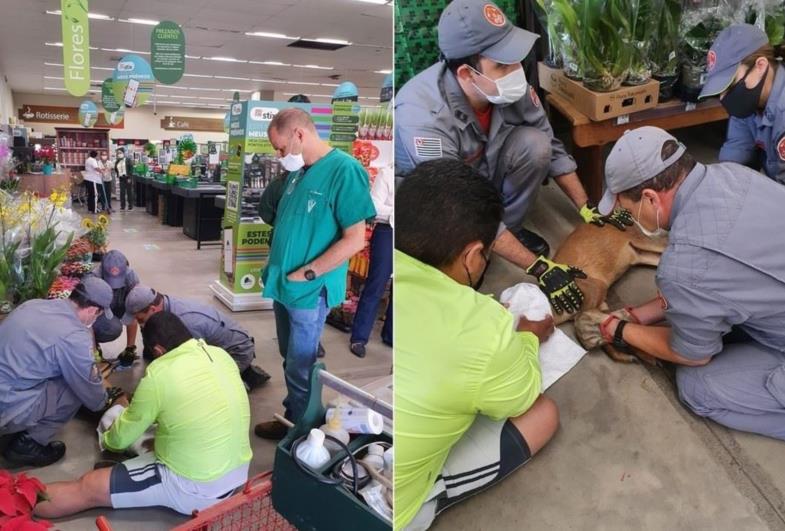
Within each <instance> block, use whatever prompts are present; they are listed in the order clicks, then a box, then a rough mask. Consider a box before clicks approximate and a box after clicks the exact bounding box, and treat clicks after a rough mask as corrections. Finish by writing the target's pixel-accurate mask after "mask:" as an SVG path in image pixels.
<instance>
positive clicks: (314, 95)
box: [283, 92, 332, 98]
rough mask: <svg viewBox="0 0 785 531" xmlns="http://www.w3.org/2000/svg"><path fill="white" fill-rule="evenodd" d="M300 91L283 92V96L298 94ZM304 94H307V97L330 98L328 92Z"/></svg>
mask: <svg viewBox="0 0 785 531" xmlns="http://www.w3.org/2000/svg"><path fill="white" fill-rule="evenodd" d="M299 94H300V92H284V93H283V95H284V96H298V95H299ZM304 96H308V97H309V98H332V95H330V94H304Z"/></svg>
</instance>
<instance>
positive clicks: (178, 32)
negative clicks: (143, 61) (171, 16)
mask: <svg viewBox="0 0 785 531" xmlns="http://www.w3.org/2000/svg"><path fill="white" fill-rule="evenodd" d="M150 62H151V64H152V67H153V74H154V75H155V79H157V80H158V81H160V82H161V83H164V84H166V85H172V84H174V83H177V82H178V81H179V80H180V78H181V77H183V72H185V35H184V34H183V30H182V29H181V28H180V26H178V25H177V24H176V23H174V22H170V21H168V20H165V21H163V22H161V23H160V24H158V25H157V26H156V27H154V28H153V31H152V32H151V33H150Z"/></svg>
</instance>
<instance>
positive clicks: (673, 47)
mask: <svg viewBox="0 0 785 531" xmlns="http://www.w3.org/2000/svg"><path fill="white" fill-rule="evenodd" d="M680 22H681V1H680V0H665V1H664V3H663V6H662V15H661V16H660V21H659V25H658V29H657V32H656V33H655V34H654V37H653V42H652V47H651V62H652V70H653V73H654V75H655V77H672V76H676V75H677V74H678V68H679V42H680V36H679V24H680Z"/></svg>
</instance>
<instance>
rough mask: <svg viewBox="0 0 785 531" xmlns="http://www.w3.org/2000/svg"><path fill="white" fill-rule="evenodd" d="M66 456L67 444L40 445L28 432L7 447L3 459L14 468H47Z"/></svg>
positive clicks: (57, 442)
mask: <svg viewBox="0 0 785 531" xmlns="http://www.w3.org/2000/svg"><path fill="white" fill-rule="evenodd" d="M64 455H65V444H64V443H63V442H61V441H52V442H50V443H49V444H47V445H46V446H44V445H42V444H38V443H37V442H35V441H34V440H33V438H32V437H30V436H29V435H28V434H27V432H22V433H20V434H19V435H18V436H17V437H16V439H14V440H13V441H11V443H10V444H9V445H8V446H6V449H5V451H4V452H3V457H4V458H5V460H6V461H8V463H10V464H11V465H14V466H47V465H51V464H52V463H56V462H57V461H59V460H60V459H62V458H63V456H64Z"/></svg>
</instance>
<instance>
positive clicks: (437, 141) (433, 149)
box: [414, 136, 443, 159]
mask: <svg viewBox="0 0 785 531" xmlns="http://www.w3.org/2000/svg"><path fill="white" fill-rule="evenodd" d="M414 152H415V153H416V154H417V156H418V157H420V158H423V159H438V158H441V157H442V154H443V153H442V139H441V138H428V137H424V136H416V137H414Z"/></svg>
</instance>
